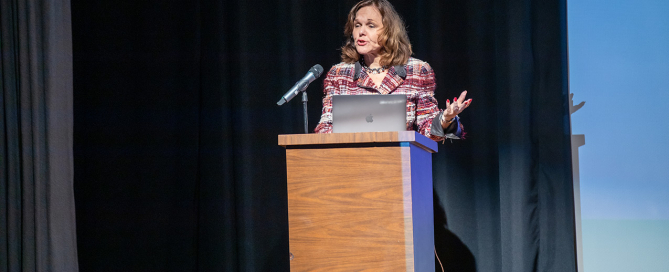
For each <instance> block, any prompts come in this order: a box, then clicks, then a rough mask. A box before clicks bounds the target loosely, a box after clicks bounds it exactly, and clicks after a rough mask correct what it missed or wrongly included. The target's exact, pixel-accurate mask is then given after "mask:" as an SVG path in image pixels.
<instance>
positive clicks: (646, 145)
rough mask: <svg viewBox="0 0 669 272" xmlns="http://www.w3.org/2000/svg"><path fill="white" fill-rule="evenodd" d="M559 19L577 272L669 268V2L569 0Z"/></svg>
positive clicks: (653, 0)
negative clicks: (573, 150) (575, 154)
mask: <svg viewBox="0 0 669 272" xmlns="http://www.w3.org/2000/svg"><path fill="white" fill-rule="evenodd" d="M568 24H569V25H568V27H569V61H570V68H569V69H570V90H571V92H572V93H574V103H575V104H578V103H579V102H580V101H586V103H585V106H584V107H583V108H581V109H580V110H579V111H577V112H575V113H574V114H573V115H572V132H573V133H574V134H585V145H584V146H582V147H580V148H579V164H580V185H581V188H580V189H581V191H580V192H581V213H582V220H583V221H582V225H583V227H582V231H583V232H582V234H583V256H584V264H585V271H586V272H596V271H669V246H668V245H669V0H638V1H632V0H571V1H568ZM634 267H636V268H640V267H643V269H631V268H634Z"/></svg>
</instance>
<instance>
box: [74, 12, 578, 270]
mask: <svg viewBox="0 0 669 272" xmlns="http://www.w3.org/2000/svg"><path fill="white" fill-rule="evenodd" d="M354 3H355V1H298V0H291V1H264V0H255V1H213V0H199V1H185V0H174V1H157V0H153V1H151V0H146V1H118V0H114V1H112V0H102V1H84V0H74V1H72V18H73V46H74V154H75V156H74V165H75V193H76V194H75V195H76V200H77V208H76V209H77V227H78V233H77V234H78V243H79V244H78V245H79V249H80V256H79V257H80V258H79V260H80V266H81V268H82V270H86V271H88V270H90V271H119V270H130V271H142V270H153V271H156V270H158V271H184V270H188V271H191V270H199V271H221V270H223V271H287V270H288V266H289V260H288V234H287V228H288V226H287V211H286V206H287V205H286V187H285V184H286V173H285V159H284V158H285V156H284V155H285V154H284V150H283V149H282V148H281V147H279V146H277V135H278V134H287V133H300V132H301V131H302V107H301V104H300V103H299V101H297V100H295V101H291V102H290V103H288V104H286V105H284V106H281V107H278V106H276V104H275V103H276V101H278V99H279V98H280V97H281V95H282V94H283V93H284V92H285V91H286V90H288V88H290V86H291V85H292V84H293V83H294V82H295V81H297V80H298V79H299V78H301V77H302V76H303V75H304V73H305V72H306V71H307V70H308V69H309V68H310V67H311V66H312V65H314V64H316V63H320V64H321V65H323V66H324V67H325V68H326V69H327V68H329V66H331V65H333V64H336V63H338V62H339V51H338V48H339V47H340V46H341V44H342V42H343V26H344V23H345V19H346V16H347V14H348V11H349V10H350V8H351V7H352V6H353V4H354ZM392 3H393V4H394V5H395V8H396V9H397V10H398V12H399V13H400V14H401V15H402V16H403V17H404V19H405V21H406V23H407V26H408V31H409V36H410V39H411V41H412V44H413V46H414V51H415V54H414V56H415V57H417V58H419V59H422V60H425V61H428V62H429V63H430V64H431V65H432V66H433V68H434V69H435V72H436V75H437V85H438V88H437V98H438V99H439V101H440V103H442V104H441V106H442V107H443V106H444V105H443V103H444V101H445V100H446V98H447V97H448V98H452V97H454V96H456V95H458V94H459V93H460V92H461V91H462V90H464V89H467V90H468V91H469V94H470V97H472V98H473V99H474V103H473V105H472V107H470V108H469V109H467V111H466V112H465V113H464V114H463V115H462V116H461V117H462V119H463V122H464V124H465V129H466V131H467V132H468V134H467V139H466V140H462V141H453V142H450V141H447V142H446V143H445V144H444V145H440V150H439V153H437V154H436V155H434V156H433V163H434V165H433V169H434V182H435V185H434V187H435V200H436V201H435V211H436V212H435V237H436V249H437V252H439V255H440V257H441V259H442V261H443V262H444V264H445V266H446V268H447V269H449V271H474V270H478V271H514V272H515V271H575V258H574V256H575V249H574V237H573V236H574V235H573V234H574V230H573V196H572V185H571V161H570V145H569V127H568V125H569V123H568V120H569V119H568V117H569V116H568V108H567V101H568V99H567V84H566V82H567V73H566V69H567V58H566V14H565V8H566V3H565V1H564V0H550V1H529V0H524V1H523V0H502V1H492V0H470V1H438V0H419V1H392ZM321 84H322V79H320V80H317V81H315V82H314V83H312V86H311V87H310V88H309V97H310V99H311V101H310V103H309V121H310V129H313V128H314V127H315V125H316V123H317V121H318V119H319V117H320V108H321V104H320V99H321V98H322V92H321V88H320V85H321ZM324 167H326V166H324ZM437 267H439V266H437Z"/></svg>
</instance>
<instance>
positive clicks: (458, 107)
mask: <svg viewBox="0 0 669 272" xmlns="http://www.w3.org/2000/svg"><path fill="white" fill-rule="evenodd" d="M466 97H467V91H464V92H462V94H460V97H459V98H458V97H456V98H453V103H451V101H450V100H448V99H446V109H445V110H444V114H443V116H442V117H441V126H442V127H443V128H447V127H448V126H450V125H451V122H452V121H453V118H455V116H456V115H458V114H460V113H461V112H462V111H463V110H465V109H466V108H467V107H469V105H471V104H472V99H471V98H470V99H468V100H465V99H466Z"/></svg>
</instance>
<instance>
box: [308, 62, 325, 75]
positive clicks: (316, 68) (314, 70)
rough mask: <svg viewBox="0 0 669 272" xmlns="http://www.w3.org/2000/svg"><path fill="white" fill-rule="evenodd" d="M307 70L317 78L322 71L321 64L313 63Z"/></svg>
mask: <svg viewBox="0 0 669 272" xmlns="http://www.w3.org/2000/svg"><path fill="white" fill-rule="evenodd" d="M309 72H311V73H313V74H314V75H315V76H316V78H318V77H319V76H321V74H322V73H323V66H321V65H320V64H316V65H314V67H311V69H309Z"/></svg>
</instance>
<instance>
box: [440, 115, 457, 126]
mask: <svg viewBox="0 0 669 272" xmlns="http://www.w3.org/2000/svg"><path fill="white" fill-rule="evenodd" d="M456 117H458V116H457V115H456V116H455V117H453V118H451V120H448V121H446V123H447V124H450V123H453V121H455V118H456ZM441 119H442V120H441V122H442V123H444V120H443V119H444V114H441Z"/></svg>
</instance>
